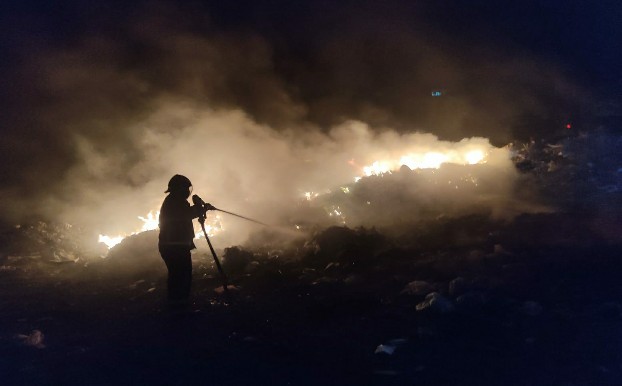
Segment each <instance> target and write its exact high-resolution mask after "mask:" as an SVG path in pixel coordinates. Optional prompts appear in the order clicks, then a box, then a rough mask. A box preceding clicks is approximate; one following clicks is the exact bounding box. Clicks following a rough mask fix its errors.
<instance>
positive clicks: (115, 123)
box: [0, 0, 622, 221]
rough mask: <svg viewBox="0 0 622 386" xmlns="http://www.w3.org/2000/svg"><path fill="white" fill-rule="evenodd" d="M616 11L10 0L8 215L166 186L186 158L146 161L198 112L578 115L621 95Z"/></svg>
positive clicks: (599, 6)
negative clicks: (162, 162) (176, 161)
mask: <svg viewBox="0 0 622 386" xmlns="http://www.w3.org/2000/svg"><path fill="white" fill-rule="evenodd" d="M182 3H183V4H182ZM620 20H622V5H620V4H619V2H617V1H598V2H588V1H520V2H518V1H517V2H499V1H470V2H459V1H448V0H441V1H383V2H380V1H378V2H374V1H343V2H334V1H293V2H292V1H260V2H251V1H248V2H246V1H227V2H200V1H195V2H180V3H179V4H177V3H175V2H169V1H137V2H131V4H128V3H127V2H113V1H100V2H82V1H62V2H38V1H21V2H9V3H8V4H7V3H6V2H5V3H4V4H3V5H2V6H1V16H0V23H1V25H2V29H1V30H0V31H1V32H0V33H1V34H2V38H1V39H0V45H1V52H2V54H1V55H2V61H1V62H0V63H1V64H0V69H1V73H0V80H1V82H2V87H1V88H0V90H1V91H0V101H1V105H2V131H3V135H2V139H1V140H0V154H2V155H1V157H2V160H1V162H0V176H1V179H2V181H3V184H2V187H1V190H2V196H3V201H4V206H5V211H3V212H4V213H3V214H2V217H3V218H4V219H5V220H6V221H19V220H20V219H22V218H24V216H26V214H27V215H47V216H50V215H53V213H54V212H55V210H56V208H57V207H58V205H59V203H66V202H68V201H69V202H70V201H71V200H72V199H77V200H78V201H79V202H80V204H81V205H92V204H93V203H95V202H98V201H99V200H100V199H101V197H100V196H99V195H96V194H94V193H93V192H92V191H89V192H88V193H84V192H85V188H84V187H85V186H89V187H91V188H92V187H93V186H94V185H97V187H98V189H101V190H103V191H106V192H107V193H108V194H110V192H114V191H115V190H118V189H119V187H123V188H122V189H126V188H127V187H128V186H129V187H131V188H137V189H147V187H148V188H149V189H152V190H155V189H156V188H155V187H154V186H151V185H150V183H151V181H153V180H157V183H158V184H159V185H157V186H158V188H157V189H158V193H160V192H159V190H161V189H160V188H161V185H162V184H163V181H166V180H167V179H168V178H169V177H170V173H171V172H173V171H174V170H178V169H183V165H185V164H187V163H188V162H191V158H190V159H189V160H187V162H186V161H184V160H180V161H179V164H177V165H170V164H169V165H167V167H163V166H162V165H159V166H158V165H155V166H154V162H152V161H153V159H154V154H155V153H157V151H156V150H158V149H159V150H158V151H162V147H161V144H160V145H158V146H160V147H158V149H156V150H154V146H155V145H153V143H152V142H150V141H153V142H158V143H161V142H162V141H163V138H167V140H168V141H170V142H169V144H170V145H171V146H170V147H174V145H173V144H174V143H175V141H176V140H177V139H178V137H177V135H181V134H180V133H183V132H184V130H185V127H186V126H184V125H190V123H188V122H190V121H191V120H192V117H194V116H196V115H197V114H198V112H200V111H212V112H237V113H241V114H243V116H244V117H245V119H247V120H248V121H250V122H252V123H253V125H257V127H261V128H262V130H267V131H268V132H274V133H275V135H281V134H283V133H292V132H294V133H302V132H305V133H310V132H313V133H315V132H317V133H328V132H330V130H331V129H332V128H334V127H335V126H338V125H340V124H342V123H343V122H346V121H349V120H355V121H360V122H364V123H365V124H366V125H368V126H369V127H370V128H371V130H372V131H382V130H385V129H391V130H395V131H396V132H398V133H411V132H416V131H417V132H423V133H433V134H435V135H437V136H438V137H439V138H440V139H442V140H451V141H457V140H460V139H462V138H465V137H472V136H481V137H486V138H490V140H491V143H493V144H494V145H496V146H502V145H504V144H506V143H508V142H510V141H512V140H516V139H526V138H529V137H530V136H540V137H546V136H548V135H553V134H554V133H556V132H558V131H559V130H562V129H563V127H564V126H565V124H566V123H567V122H570V121H572V122H587V123H585V125H586V127H585V129H589V122H592V117H593V116H596V115H598V114H600V110H601V109H602V105H603V104H605V105H607V104H609V105H610V104H612V103H613V104H614V105H615V103H618V104H619V101H620V99H621V90H622V77H621V76H620V71H619V68H622V54H621V53H622V47H621V43H620V42H622V33H621V31H622V28H621V27H620ZM433 91H441V92H442V96H441V97H432V96H431V93H432V92H433ZM173 105H174V106H176V107H175V111H176V112H175V113H174V114H168V113H162V111H167V109H169V108H170V106H173ZM180 106H181V107H180ZM179 111H184V112H183V113H180V112H179ZM158 114H160V115H158ZM162 114H163V115H164V117H161V115H162ZM154 117H161V119H160V120H159V121H158V123H157V126H158V128H157V129H155V132H156V133H157V135H156V136H155V137H150V136H147V135H146V131H145V130H147V129H146V128H148V129H149V130H152V127H153V126H154V124H152V123H153V120H154V119H155V118H154ZM150 122H151V123H150ZM150 124H151V126H149V125H150ZM202 130H203V131H202V133H203V135H204V137H205V141H206V142H209V141H210V140H211V139H213V135H215V134H213V133H212V132H211V131H210V129H209V128H204V129H202ZM150 133H153V131H150ZM262 133H264V131H262ZM264 134H265V133H264ZM244 135H247V134H244ZM288 135H290V134H288ZM268 136H269V135H268ZM154 138H155V139H154ZM235 138H236V137H233V139H231V140H230V141H229V142H228V146H229V147H230V148H231V149H232V151H235V149H236V146H235V144H236V139H235ZM178 147H180V148H179V149H176V150H175V151H176V152H183V150H184V149H183V148H181V147H182V146H178ZM87 154H88V156H87ZM177 154H179V153H177ZM184 162H185V164H184ZM135 165H140V166H139V167H134V166H135ZM218 165H219V163H218V162H216V161H214V162H213V163H212V164H211V165H206V167H209V168H212V169H213V168H216V167H218V168H220V167H221V166H218ZM182 171H183V170H182ZM254 174H257V173H254ZM239 178H242V179H243V176H242V177H239ZM158 199H159V198H158ZM139 213H144V212H139Z"/></svg>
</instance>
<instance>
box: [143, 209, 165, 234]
mask: <svg viewBox="0 0 622 386" xmlns="http://www.w3.org/2000/svg"><path fill="white" fill-rule="evenodd" d="M138 218H139V219H141V220H142V221H143V227H142V228H141V229H140V231H141V232H146V231H152V230H154V229H158V225H159V223H160V222H159V220H158V219H159V218H160V211H159V210H158V211H156V212H155V214H154V213H153V211H151V212H149V214H147V217H146V218H145V217H141V216H138Z"/></svg>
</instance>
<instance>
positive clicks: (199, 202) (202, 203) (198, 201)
mask: <svg viewBox="0 0 622 386" xmlns="http://www.w3.org/2000/svg"><path fill="white" fill-rule="evenodd" d="M192 202H193V203H194V205H198V206H200V207H201V208H203V210H201V213H200V214H199V224H201V229H202V230H203V236H205V240H207V245H209V249H210V251H211V252H212V256H214V262H215V263H216V268H218V272H220V275H221V276H222V289H223V291H224V293H225V294H228V293H229V292H228V291H229V289H228V288H227V287H228V286H229V283H228V281H229V280H228V279H227V274H225V271H224V270H223V269H222V266H221V265H220V260H218V256H216V251H215V250H214V247H213V246H212V242H211V241H210V240H209V237H208V236H207V232H206V231H205V218H206V213H207V210H209V209H212V208H214V207H213V206H212V205H210V204H206V203H205V201H203V200H202V199H201V197H199V196H197V195H196V194H195V195H193V196H192ZM214 209H215V208H214Z"/></svg>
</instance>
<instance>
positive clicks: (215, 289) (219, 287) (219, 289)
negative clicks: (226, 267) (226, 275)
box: [214, 284, 240, 295]
mask: <svg viewBox="0 0 622 386" xmlns="http://www.w3.org/2000/svg"><path fill="white" fill-rule="evenodd" d="M239 290H240V287H236V286H234V285H233V284H229V285H228V286H227V291H235V292H238V291H239ZM214 292H216V293H217V294H219V295H222V293H223V292H225V289H224V288H222V286H218V287H216V288H214Z"/></svg>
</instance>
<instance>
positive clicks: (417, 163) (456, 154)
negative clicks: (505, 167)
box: [355, 144, 490, 182]
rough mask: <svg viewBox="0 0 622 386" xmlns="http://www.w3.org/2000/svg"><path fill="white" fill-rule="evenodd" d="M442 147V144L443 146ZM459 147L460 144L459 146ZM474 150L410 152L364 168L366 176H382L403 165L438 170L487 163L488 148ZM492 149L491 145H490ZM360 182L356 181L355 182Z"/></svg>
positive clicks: (483, 146) (470, 148) (375, 162)
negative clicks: (442, 167) (445, 166)
mask: <svg viewBox="0 0 622 386" xmlns="http://www.w3.org/2000/svg"><path fill="white" fill-rule="evenodd" d="M441 145H442V144H441ZM458 145H459V144H458ZM480 147H481V148H477V149H473V145H469V146H468V147H467V148H464V149H461V148H457V149H446V150H444V151H443V150H432V151H425V152H421V151H419V152H417V151H410V152H407V153H406V154H405V155H402V156H396V157H391V158H389V159H384V160H378V161H374V162H373V163H372V164H371V165H369V166H364V167H363V174H364V175H365V176H372V175H381V174H384V173H390V172H392V171H395V170H398V169H399V168H400V167H401V166H402V165H406V166H408V167H409V168H410V169H413V170H414V169H438V168H440V167H441V166H442V165H443V164H446V163H452V164H458V165H475V164H479V163H484V162H486V147H485V145H484V144H482V145H480ZM488 147H490V145H488ZM356 181H358V180H355V182H356Z"/></svg>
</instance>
